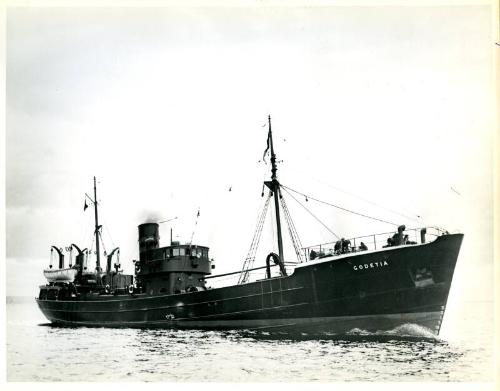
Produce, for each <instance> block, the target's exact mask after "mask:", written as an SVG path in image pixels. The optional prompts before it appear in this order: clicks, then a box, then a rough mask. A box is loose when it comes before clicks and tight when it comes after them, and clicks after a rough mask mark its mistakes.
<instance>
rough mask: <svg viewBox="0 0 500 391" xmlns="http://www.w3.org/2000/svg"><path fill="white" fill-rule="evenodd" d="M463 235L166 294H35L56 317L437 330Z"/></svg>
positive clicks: (79, 321) (89, 321) (65, 320)
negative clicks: (45, 296) (47, 297)
mask: <svg viewBox="0 0 500 391" xmlns="http://www.w3.org/2000/svg"><path fill="white" fill-rule="evenodd" d="M462 239H463V235H462V234H453V235H443V236H440V237H438V238H437V239H436V240H435V241H434V242H431V243H427V244H421V245H408V246H398V247H391V248H387V249H382V250H378V251H369V252H368V251H367V252H359V253H353V254H347V255H343V256H336V257H329V258H324V259H321V260H318V261H312V262H308V263H304V264H302V265H301V266H299V267H297V268H296V269H295V271H294V273H293V274H292V275H290V276H288V277H279V278H272V279H267V280H262V281H257V282H252V283H248V284H243V285H235V286H229V287H224V288H217V289H209V290H206V291H201V292H191V293H185V294H176V295H168V296H148V295H146V294H140V295H116V296H113V295H93V296H90V295H87V296H86V297H79V298H74V299H73V300H64V301H63V300H38V299H37V303H38V306H39V307H40V309H41V311H42V312H43V313H44V315H45V316H46V317H47V319H48V320H50V321H51V322H52V323H54V324H58V325H65V326H94V327H143V328H154V327H159V328H186V329H194V328H198V329H218V330H221V329H262V330H277V331H278V330H279V331H282V330H283V331H301V332H328V333H337V334H341V333H345V332H348V331H350V330H352V329H355V328H359V329H362V330H367V331H379V330H391V329H394V328H395V327H397V326H400V325H403V324H405V323H412V324H417V325H421V326H424V327H426V328H428V329H429V330H431V331H432V332H434V333H436V334H438V333H439V329H440V327H441V322H442V319H443V315H444V310H445V307H446V302H447V298H448V292H449V290H450V286H451V281H452V277H453V272H454V269H455V264H456V261H457V257H458V252H459V249H460V245H461V242H462Z"/></svg>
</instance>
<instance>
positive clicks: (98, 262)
mask: <svg viewBox="0 0 500 391" xmlns="http://www.w3.org/2000/svg"><path fill="white" fill-rule="evenodd" d="M85 195H86V196H87V198H88V199H89V200H90V202H92V203H93V204H94V216H95V229H94V235H95V250H96V263H95V270H96V272H97V273H100V272H101V270H102V269H101V254H100V250H99V229H100V228H101V227H100V226H99V216H98V213H97V186H96V178H95V177H94V199H92V198H90V197H89V195H88V194H85Z"/></svg>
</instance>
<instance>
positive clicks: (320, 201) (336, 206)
mask: <svg viewBox="0 0 500 391" xmlns="http://www.w3.org/2000/svg"><path fill="white" fill-rule="evenodd" d="M281 187H283V188H284V189H285V191H287V189H288V190H290V191H293V192H294V193H297V194H300V195H302V196H304V197H306V198H307V199H310V200H314V201H316V202H319V203H322V204H325V205H329V206H332V207H334V208H337V209H340V210H343V211H344V212H349V213H352V214H355V215H358V216H361V217H366V218H367V219H371V220H376V221H380V222H381V223H386V224H391V225H395V226H399V224H396V223H392V222H390V221H387V220H382V219H379V218H377V217H372V216H368V215H365V214H363V213H359V212H355V211H353V210H350V209H346V208H343V207H341V206H338V205H335V204H331V203H329V202H326V201H322V200H319V199H317V198H314V197H311V196H309V195H306V194H304V193H301V192H300V191H297V190H294V189H291V188H289V187H287V186H285V185H283V184H282V185H281ZM287 193H288V194H290V192H288V191H287ZM290 195H291V194H290ZM292 198H293V197H292ZM294 199H295V198H294ZM297 202H298V201H297ZM301 205H302V204H301ZM304 208H305V206H304ZM306 209H307V208H306ZM335 236H337V235H335Z"/></svg>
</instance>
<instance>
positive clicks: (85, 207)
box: [83, 199, 89, 212]
mask: <svg viewBox="0 0 500 391" xmlns="http://www.w3.org/2000/svg"><path fill="white" fill-rule="evenodd" d="M88 207H89V206H88V205H87V199H85V204H84V205H83V211H84V212H85V210H86V209H87V208H88Z"/></svg>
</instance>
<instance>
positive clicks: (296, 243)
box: [280, 191, 303, 263]
mask: <svg viewBox="0 0 500 391" xmlns="http://www.w3.org/2000/svg"><path fill="white" fill-rule="evenodd" d="M280 195H281V191H280ZM280 200H281V208H282V209H283V214H284V215H285V221H286V224H287V227H288V233H289V235H290V238H291V239H292V243H293V248H294V249H295V254H296V255H297V259H298V261H299V263H301V262H302V261H303V260H302V252H301V250H302V243H301V241H300V238H299V234H298V232H297V229H296V228H295V224H294V223H293V220H292V216H291V214H290V211H289V210H288V207H287V205H286V202H285V198H284V197H280Z"/></svg>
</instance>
